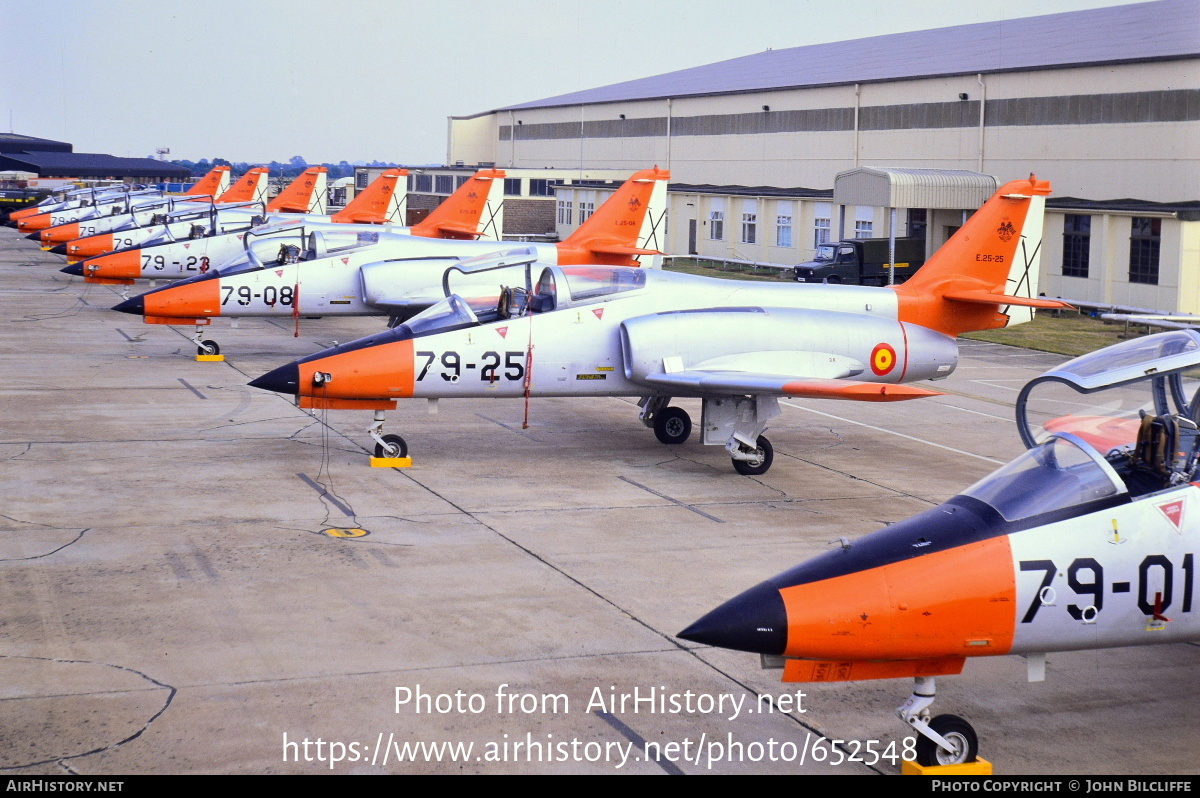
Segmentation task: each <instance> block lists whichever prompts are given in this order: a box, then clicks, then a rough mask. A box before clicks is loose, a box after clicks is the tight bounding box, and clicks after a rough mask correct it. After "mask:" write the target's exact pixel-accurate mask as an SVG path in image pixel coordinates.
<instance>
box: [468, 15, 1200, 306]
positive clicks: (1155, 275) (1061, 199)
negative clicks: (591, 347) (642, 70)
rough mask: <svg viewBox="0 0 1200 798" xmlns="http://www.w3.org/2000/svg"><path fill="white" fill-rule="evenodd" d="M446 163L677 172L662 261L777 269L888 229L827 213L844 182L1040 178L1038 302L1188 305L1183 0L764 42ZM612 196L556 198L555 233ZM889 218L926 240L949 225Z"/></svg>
mask: <svg viewBox="0 0 1200 798" xmlns="http://www.w3.org/2000/svg"><path fill="white" fill-rule="evenodd" d="M447 151H448V163H451V164H460V163H461V164H463V165H472V164H485V165H490V164H494V165H496V166H497V167H502V168H520V169H548V170H554V172H555V173H556V174H564V173H569V172H571V171H574V172H576V173H577V174H580V175H582V174H583V173H586V172H594V171H597V170H624V171H625V172H631V171H633V170H636V169H642V168H646V167H649V166H653V165H658V166H662V167H665V168H668V169H670V170H671V173H672V178H673V180H674V181H676V182H675V183H674V184H673V185H672V191H671V205H670V216H669V231H668V254H686V253H689V252H693V253H696V254H698V255H701V256H710V257H723V258H738V259H745V260H756V261H763V262H771V263H778V264H794V263H798V262H802V261H804V260H807V259H809V258H810V257H811V255H812V254H813V250H814V247H815V245H816V244H817V243H819V242H822V241H825V240H829V239H836V238H838V237H846V238H852V237H855V236H858V237H872V236H874V237H882V236H886V235H888V232H889V231H888V214H887V211H886V209H884V208H873V207H855V206H850V207H839V206H835V205H834V204H833V202H832V188H833V186H834V177H835V176H836V175H837V174H839V173H841V172H844V171H847V170H853V169H856V168H860V167H881V168H903V169H955V170H970V171H975V172H983V173H986V174H991V175H995V176H996V177H997V178H998V179H999V180H1000V181H1001V182H1003V181H1007V180H1012V179H1016V178H1020V177H1025V176H1028V175H1029V173H1030V172H1035V173H1037V175H1038V177H1039V178H1041V179H1048V180H1050V181H1051V182H1052V183H1053V186H1054V195H1053V197H1052V198H1051V201H1050V202H1049V203H1048V211H1049V212H1048V214H1047V219H1046V231H1045V233H1046V234H1045V245H1044V253H1043V258H1042V278H1041V290H1042V291H1044V292H1045V293H1047V294H1050V295H1052V296H1053V295H1058V296H1064V297H1070V298H1075V299H1080V300H1091V301H1097V302H1114V303H1118V304H1124V305H1131V306H1137V307H1143V308H1155V309H1163V310H1181V311H1185V312H1193V313H1195V312H1200V159H1198V153H1200V3H1197V2H1196V0H1159V1H1158V2H1148V3H1138V4H1134V5H1125V6H1115V7H1110V8H1102V9H1092V10H1086V11H1075V12H1069V13H1060V14H1050V15H1045V16H1038V17H1029V18H1023V19H1015V20H1005V21H1000V22H987V23H979V24H973V25H960V26H955V27H949V28H939V29H936V30H926V31H916V32H909V33H898V34H892V35H887V36H877V37H872V38H867V39H858V40H854V41H846V42H836V43H830V44H820V45H811V46H806V47H796V48H791V49H785V50H768V51H766V52H762V53H757V54H754V55H749V56H744V57H742V58H735V59H732V60H728V61H722V62H719V63H714V64H708V65H705V66H698V67H694V68H691V69H684V70H680V71H677V72H671V73H667V74H663V75H655V76H652V77H646V78H640V79H637V80H631V81H627V82H624V83H617V84H613V85H610V86H602V87H599V88H595V89H588V90H584V91H578V92H574V93H571V94H565V95H560V96H557V97H549V98H546V99H543V100H537V101H534V102H527V103H521V104H519V105H513V106H508V107H505V108H497V109H494V110H490V111H485V112H482V113H479V114H475V115H471V116H464V117H452V118H451V119H450V121H449V130H448V142H447ZM605 191H606V190H605V189H604V188H589V187H585V186H565V187H560V188H559V189H558V202H557V204H558V230H559V233H560V235H566V234H569V233H570V231H571V230H572V229H573V225H574V224H577V219H578V217H579V213H578V210H579V209H580V207H586V206H587V205H589V204H590V205H591V206H592V207H596V206H598V203H599V202H600V201H602V200H603V195H604V194H605ZM584 194H587V196H586V197H585V196H584ZM580 203H583V205H582V206H581V204H580ZM963 210H973V209H963ZM897 218H898V220H899V221H898V224H897V227H898V230H897V234H898V235H905V234H915V235H921V234H924V235H925V236H926V239H927V242H928V244H929V246H930V247H936V246H939V245H940V244H941V243H943V242H944V241H945V239H946V238H947V237H948V236H949V235H950V234H951V233H952V232H953V230H954V229H956V228H957V226H958V225H959V224H961V219H962V214H961V212H955V211H947V210H935V209H927V208H910V209H904V210H902V211H901V212H900V214H899V215H898V217H897Z"/></svg>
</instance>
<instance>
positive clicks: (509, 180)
mask: <svg viewBox="0 0 1200 798" xmlns="http://www.w3.org/2000/svg"><path fill="white" fill-rule="evenodd" d="M504 196H506V197H519V196H521V178H519V177H506V178H504Z"/></svg>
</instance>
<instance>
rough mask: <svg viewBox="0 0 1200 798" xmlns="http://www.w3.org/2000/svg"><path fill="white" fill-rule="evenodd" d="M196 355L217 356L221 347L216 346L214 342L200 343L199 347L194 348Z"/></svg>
mask: <svg viewBox="0 0 1200 798" xmlns="http://www.w3.org/2000/svg"><path fill="white" fill-rule="evenodd" d="M196 354H197V355H219V354H221V347H219V346H217V342H216V341H201V342H200V346H198V347H196Z"/></svg>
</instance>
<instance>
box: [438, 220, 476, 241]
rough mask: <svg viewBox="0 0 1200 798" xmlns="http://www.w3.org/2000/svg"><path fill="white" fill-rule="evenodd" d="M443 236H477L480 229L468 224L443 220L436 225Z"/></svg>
mask: <svg viewBox="0 0 1200 798" xmlns="http://www.w3.org/2000/svg"><path fill="white" fill-rule="evenodd" d="M434 229H436V230H437V231H438V232H439V233H441V234H442V238H475V237H476V236H478V235H479V234H480V233H479V230H478V229H477V228H475V227H473V226H471V225H467V224H454V223H453V222H442V223H440V224H437V225H434Z"/></svg>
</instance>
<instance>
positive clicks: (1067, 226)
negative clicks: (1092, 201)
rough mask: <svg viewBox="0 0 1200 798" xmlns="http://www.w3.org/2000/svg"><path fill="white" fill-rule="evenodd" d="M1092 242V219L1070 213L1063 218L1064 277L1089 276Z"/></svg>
mask: <svg viewBox="0 0 1200 798" xmlns="http://www.w3.org/2000/svg"><path fill="white" fill-rule="evenodd" d="M1091 241H1092V217H1090V216H1077V215H1074V214H1070V213H1068V214H1067V215H1066V216H1065V217H1063V259H1062V273H1063V277H1087V276H1088V250H1089V249H1090V247H1091Z"/></svg>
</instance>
